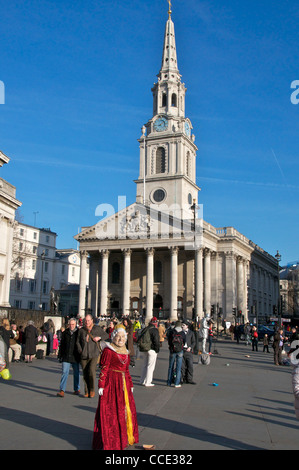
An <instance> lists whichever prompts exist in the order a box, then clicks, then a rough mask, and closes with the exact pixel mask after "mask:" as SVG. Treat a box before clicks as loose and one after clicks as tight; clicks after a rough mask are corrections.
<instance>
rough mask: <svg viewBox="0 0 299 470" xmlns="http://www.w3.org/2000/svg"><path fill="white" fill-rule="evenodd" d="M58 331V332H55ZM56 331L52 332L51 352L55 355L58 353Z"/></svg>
mask: <svg viewBox="0 0 299 470" xmlns="http://www.w3.org/2000/svg"><path fill="white" fill-rule="evenodd" d="M57 333H58V332H57ZM57 333H54V335H53V354H54V355H55V356H57V355H58V349H59V341H58V335H57Z"/></svg>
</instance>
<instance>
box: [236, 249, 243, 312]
mask: <svg viewBox="0 0 299 470" xmlns="http://www.w3.org/2000/svg"><path fill="white" fill-rule="evenodd" d="M237 309H238V311H239V310H242V314H243V315H244V313H245V312H244V266H243V258H242V257H241V256H238V257H237Z"/></svg>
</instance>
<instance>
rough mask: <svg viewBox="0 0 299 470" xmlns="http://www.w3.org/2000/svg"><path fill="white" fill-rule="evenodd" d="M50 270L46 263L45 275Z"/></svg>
mask: <svg viewBox="0 0 299 470" xmlns="http://www.w3.org/2000/svg"><path fill="white" fill-rule="evenodd" d="M48 270H49V263H48V262H47V261H46V262H45V273H47V272H48Z"/></svg>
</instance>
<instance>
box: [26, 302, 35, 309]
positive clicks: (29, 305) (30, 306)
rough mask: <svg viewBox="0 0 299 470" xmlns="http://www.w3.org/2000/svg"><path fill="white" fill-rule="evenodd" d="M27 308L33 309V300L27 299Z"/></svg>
mask: <svg viewBox="0 0 299 470" xmlns="http://www.w3.org/2000/svg"><path fill="white" fill-rule="evenodd" d="M28 308H29V310H35V302H34V300H29V301H28Z"/></svg>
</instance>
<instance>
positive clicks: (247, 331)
mask: <svg viewBox="0 0 299 470" xmlns="http://www.w3.org/2000/svg"><path fill="white" fill-rule="evenodd" d="M250 334H251V326H250V324H249V323H246V325H245V326H244V335H245V344H246V346H248V345H249V344H250Z"/></svg>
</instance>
